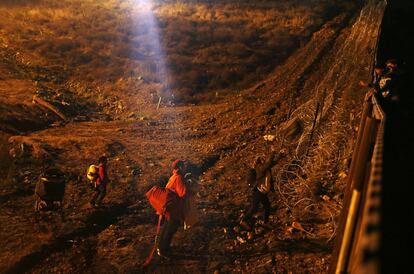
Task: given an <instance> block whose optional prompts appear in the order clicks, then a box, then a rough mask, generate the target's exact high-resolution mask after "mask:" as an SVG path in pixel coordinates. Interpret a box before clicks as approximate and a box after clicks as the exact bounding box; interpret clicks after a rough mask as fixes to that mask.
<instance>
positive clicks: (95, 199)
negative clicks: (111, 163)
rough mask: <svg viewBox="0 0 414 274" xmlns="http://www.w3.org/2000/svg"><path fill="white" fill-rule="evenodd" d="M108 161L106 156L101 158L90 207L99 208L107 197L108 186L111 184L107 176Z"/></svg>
mask: <svg viewBox="0 0 414 274" xmlns="http://www.w3.org/2000/svg"><path fill="white" fill-rule="evenodd" d="M106 164H107V159H106V157H105V156H102V157H100V158H99V166H98V174H97V177H96V181H95V187H94V194H93V196H92V200H91V201H90V205H91V206H93V207H99V206H100V205H101V204H102V200H103V199H104V198H105V196H106V186H107V184H108V182H109V180H108V174H107V168H106Z"/></svg>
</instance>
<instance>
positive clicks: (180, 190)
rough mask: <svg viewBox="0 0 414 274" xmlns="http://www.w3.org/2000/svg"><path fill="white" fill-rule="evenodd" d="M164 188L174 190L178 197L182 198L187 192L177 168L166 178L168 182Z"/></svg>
mask: <svg viewBox="0 0 414 274" xmlns="http://www.w3.org/2000/svg"><path fill="white" fill-rule="evenodd" d="M165 188H167V189H170V190H171V191H173V192H175V193H176V194H177V195H178V197H180V198H184V196H185V195H186V194H187V189H186V187H185V184H184V180H183V176H182V175H181V173H180V171H179V170H178V169H174V170H173V175H172V176H171V177H170V179H169V180H168V183H167V185H166V186H165Z"/></svg>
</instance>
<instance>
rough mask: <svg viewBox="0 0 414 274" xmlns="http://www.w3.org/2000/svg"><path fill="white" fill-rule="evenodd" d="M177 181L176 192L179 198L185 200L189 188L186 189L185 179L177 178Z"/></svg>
mask: <svg viewBox="0 0 414 274" xmlns="http://www.w3.org/2000/svg"><path fill="white" fill-rule="evenodd" d="M175 180H176V181H175V192H176V193H177V195H178V197H180V198H183V197H184V196H185V195H186V194H187V188H186V187H185V184H184V181H183V177H182V176H177V177H176V179H175Z"/></svg>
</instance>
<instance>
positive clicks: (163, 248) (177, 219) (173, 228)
mask: <svg viewBox="0 0 414 274" xmlns="http://www.w3.org/2000/svg"><path fill="white" fill-rule="evenodd" d="M172 168H173V171H172V176H171V177H170V179H169V180H168V183H167V185H166V186H165V188H166V189H167V190H168V191H170V193H172V194H173V197H174V199H171V201H172V202H170V203H169V202H167V205H166V211H167V212H168V214H166V215H165V219H164V225H163V227H162V230H161V234H160V237H159V241H158V248H157V254H158V255H159V256H160V257H164V258H168V257H169V253H170V244H171V240H172V238H173V236H174V234H175V233H176V232H177V230H178V227H180V225H181V224H182V222H183V221H184V217H185V216H184V215H185V213H184V199H185V198H186V196H187V188H186V185H185V183H184V174H185V161H184V160H180V159H178V160H175V161H174V162H173V163H172Z"/></svg>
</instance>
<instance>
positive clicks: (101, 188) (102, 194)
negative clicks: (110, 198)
mask: <svg viewBox="0 0 414 274" xmlns="http://www.w3.org/2000/svg"><path fill="white" fill-rule="evenodd" d="M98 189H99V194H98V197H97V199H96V204H97V205H99V204H101V203H102V200H103V198H105V196H106V186H104V185H100V186H99V187H98Z"/></svg>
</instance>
